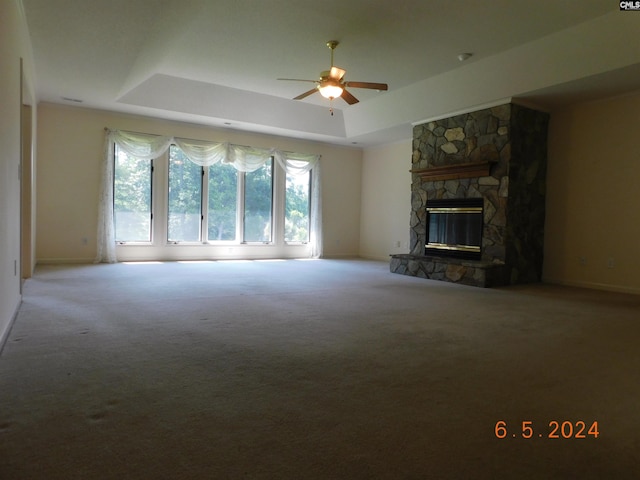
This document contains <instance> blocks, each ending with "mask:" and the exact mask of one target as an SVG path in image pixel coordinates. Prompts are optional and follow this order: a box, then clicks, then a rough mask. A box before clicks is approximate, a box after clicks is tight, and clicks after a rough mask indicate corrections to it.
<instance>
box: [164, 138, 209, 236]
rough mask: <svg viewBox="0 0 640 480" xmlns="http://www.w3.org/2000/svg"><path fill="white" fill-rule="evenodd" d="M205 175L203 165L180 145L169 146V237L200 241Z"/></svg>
mask: <svg viewBox="0 0 640 480" xmlns="http://www.w3.org/2000/svg"><path fill="white" fill-rule="evenodd" d="M202 176H203V170H202V167H201V166H199V165H196V164H195V163H193V162H191V161H190V160H189V159H188V158H187V157H186V155H185V154H184V152H183V151H182V150H180V149H179V148H178V147H177V146H175V145H171V147H169V206H168V207H169V211H168V215H167V240H168V241H170V242H198V241H200V227H201V225H202Z"/></svg>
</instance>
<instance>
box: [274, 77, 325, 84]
mask: <svg viewBox="0 0 640 480" xmlns="http://www.w3.org/2000/svg"><path fill="white" fill-rule="evenodd" d="M276 80H285V81H288V82H312V83H319V82H318V80H305V79H302V78H276Z"/></svg>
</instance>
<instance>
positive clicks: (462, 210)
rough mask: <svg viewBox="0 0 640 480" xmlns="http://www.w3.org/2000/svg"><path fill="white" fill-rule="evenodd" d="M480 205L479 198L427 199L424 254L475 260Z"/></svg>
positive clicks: (479, 241) (479, 252)
mask: <svg viewBox="0 0 640 480" xmlns="http://www.w3.org/2000/svg"><path fill="white" fill-rule="evenodd" d="M483 207H484V200H483V199H482V198H447V199H438V200H428V201H427V243H426V245H425V255H431V256H439V257H456V258H465V259H469V260H479V259H480V257H481V255H482V250H481V249H482V222H483V217H484V215H483Z"/></svg>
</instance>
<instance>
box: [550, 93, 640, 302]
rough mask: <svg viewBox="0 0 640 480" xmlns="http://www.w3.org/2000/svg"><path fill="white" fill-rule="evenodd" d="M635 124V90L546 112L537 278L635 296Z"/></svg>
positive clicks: (638, 191) (638, 223)
mask: <svg viewBox="0 0 640 480" xmlns="http://www.w3.org/2000/svg"><path fill="white" fill-rule="evenodd" d="M638 125H640V93H636V94H634V95H629V96H624V97H619V98H614V99H609V100H603V101H598V102H592V103H586V104H582V105H579V106H574V107H572V108H567V109H565V110H562V111H558V112H554V113H552V115H551V122H550V127H549V168H548V173H547V188H548V189H547V217H546V218H547V221H546V228H545V260H544V273H543V278H544V280H546V281H548V282H553V283H562V284H567V285H578V286H585V287H592V288H601V289H608V290H619V291H628V292H634V293H640V274H639V268H638V267H639V266H640V261H639V260H638V256H637V251H638V242H639V240H640V214H639V208H640V185H639V182H640V144H639V143H638V135H637V130H638ZM581 259H582V261H581ZM610 261H612V262H613V263H612V264H611V265H612V268H610Z"/></svg>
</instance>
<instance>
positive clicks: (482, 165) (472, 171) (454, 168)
mask: <svg viewBox="0 0 640 480" xmlns="http://www.w3.org/2000/svg"><path fill="white" fill-rule="evenodd" d="M491 164H492V162H489V161H483V162H469V163H460V164H458V165H445V166H444V167H431V168H422V169H419V170H410V172H411V173H415V174H417V175H420V178H422V180H426V181H428V182H435V181H438V180H456V179H459V178H476V177H486V176H489V175H490V173H491Z"/></svg>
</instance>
